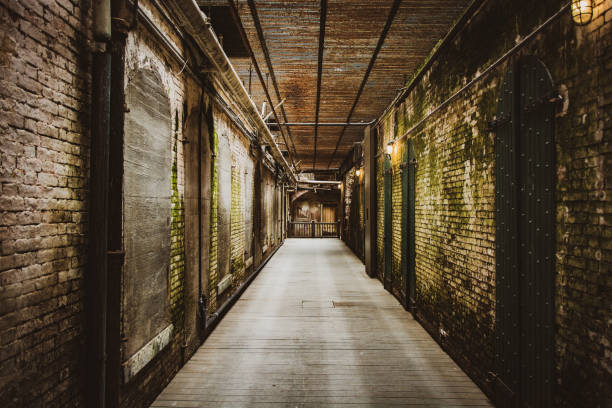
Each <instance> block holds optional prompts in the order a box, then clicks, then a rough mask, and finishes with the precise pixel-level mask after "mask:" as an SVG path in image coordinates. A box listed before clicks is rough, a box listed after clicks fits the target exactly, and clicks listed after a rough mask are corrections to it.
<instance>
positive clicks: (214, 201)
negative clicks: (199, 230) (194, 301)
mask: <svg viewBox="0 0 612 408" xmlns="http://www.w3.org/2000/svg"><path fill="white" fill-rule="evenodd" d="M207 112H208V113H207V125H208V126H209V130H208V131H209V133H210V138H211V140H210V143H211V152H212V157H211V160H210V168H211V170H210V178H211V181H210V247H209V248H208V262H209V263H208V265H209V266H208V288H207V292H208V293H207V298H208V304H207V305H206V309H207V312H209V313H214V311H215V310H217V283H218V279H217V276H218V270H219V266H218V260H219V257H218V247H219V240H218V238H219V170H218V168H217V153H218V150H219V149H218V145H219V136H218V134H217V130H216V128H215V124H214V117H213V107H212V104H210V105H209V106H208V107H207Z"/></svg>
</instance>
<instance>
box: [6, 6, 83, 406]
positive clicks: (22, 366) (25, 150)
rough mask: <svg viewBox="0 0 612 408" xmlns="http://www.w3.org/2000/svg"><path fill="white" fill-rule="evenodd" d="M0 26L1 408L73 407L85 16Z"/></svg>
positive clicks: (50, 15) (65, 11)
mask: <svg viewBox="0 0 612 408" xmlns="http://www.w3.org/2000/svg"><path fill="white" fill-rule="evenodd" d="M0 25H1V26H2V29H1V30H0V151H1V153H0V196H1V198H0V217H1V218H0V240H1V241H2V244H1V247H0V405H2V406H4V407H11V406H40V405H43V404H44V405H45V406H82V405H83V399H82V389H83V386H84V383H83V382H82V376H81V375H80V373H81V371H80V369H81V366H80V362H79V356H81V355H82V351H83V332H84V320H83V312H84V298H83V286H84V282H83V277H84V265H85V263H86V257H85V254H86V245H87V239H86V234H87V231H88V228H87V224H86V221H87V210H88V202H87V189H88V173H89V170H88V166H89V164H88V158H89V131H88V129H87V126H88V123H89V119H88V118H89V98H90V90H89V84H90V54H89V44H88V43H89V39H90V38H91V35H90V18H89V5H88V3H83V2H80V1H62V0H59V1H54V2H47V1H35V0H32V1H9V2H1V3H0ZM25 390H27V392H24V391H25Z"/></svg>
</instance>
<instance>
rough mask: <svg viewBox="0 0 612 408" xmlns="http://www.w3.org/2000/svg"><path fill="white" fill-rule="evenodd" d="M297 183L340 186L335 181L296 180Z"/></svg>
mask: <svg viewBox="0 0 612 408" xmlns="http://www.w3.org/2000/svg"><path fill="white" fill-rule="evenodd" d="M299 183H306V184H342V182H341V181H335V180H298V184H299Z"/></svg>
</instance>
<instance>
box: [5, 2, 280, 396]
mask: <svg viewBox="0 0 612 408" xmlns="http://www.w3.org/2000/svg"><path fill="white" fill-rule="evenodd" d="M139 5H140V7H141V8H142V10H143V12H144V13H145V15H147V16H148V18H149V19H150V20H151V21H152V22H153V24H154V25H155V26H156V27H157V28H158V29H159V32H152V31H151V30H150V28H148V27H147V25H146V24H145V22H144V20H143V19H139V22H138V24H137V25H136V26H135V27H134V28H133V29H132V30H130V31H129V32H128V33H127V37H126V41H125V66H124V78H123V80H124V82H125V85H126V89H127V87H128V86H129V84H130V81H131V80H132V79H133V78H135V76H136V75H137V73H138V72H141V71H143V70H148V71H152V72H155V77H156V78H159V82H160V84H159V85H160V89H162V90H163V92H164V93H165V95H166V96H167V98H168V101H169V105H170V106H169V109H170V114H171V122H172V123H171V134H169V135H168V140H169V141H171V143H169V144H168V146H167V148H168V150H169V154H171V157H172V160H171V164H169V165H168V168H167V172H168V173H167V174H169V175H171V185H168V191H169V197H168V200H169V207H170V208H171V210H170V215H171V216H170V219H169V225H168V229H169V239H170V255H169V256H170V259H169V260H168V265H169V275H168V284H169V288H168V310H167V311H166V312H167V313H168V316H170V317H169V318H170V319H171V321H172V323H173V326H174V329H173V333H172V336H171V339H170V343H169V344H168V345H167V346H166V347H164V348H162V349H161V350H155V352H154V355H153V358H152V360H151V362H150V363H149V364H147V365H146V366H145V367H143V368H142V369H141V370H140V371H139V372H138V373H137V374H136V375H135V376H134V377H133V378H131V379H130V380H129V381H128V382H127V383H125V384H124V383H123V377H122V373H120V372H116V373H114V374H112V375H113V376H116V378H120V384H119V390H118V395H117V399H118V401H119V404H120V406H124V407H140V406H143V407H144V406H148V405H149V404H150V403H151V402H152V401H153V399H154V398H155V397H156V396H157V394H158V393H159V392H160V391H161V390H162V389H163V387H164V386H165V385H166V384H167V383H168V382H169V381H170V380H171V379H172V377H173V375H174V374H175V373H176V372H177V371H178V369H179V368H180V367H181V366H182V364H183V363H184V361H185V360H186V359H187V358H189V357H190V354H189V353H191V352H193V351H194V350H195V349H196V348H197V346H198V345H199V344H200V342H201V340H202V337H201V335H202V334H203V333H202V332H201V331H200V332H198V333H196V334H195V335H194V333H193V332H190V333H189V338H187V333H186V329H185V327H186V322H185V319H186V317H187V316H191V318H192V319H193V318H198V319H199V317H197V316H198V315H199V311H197V301H196V299H195V298H194V297H193V296H192V295H190V296H191V297H187V296H186V288H185V286H186V282H190V284H192V285H195V287H197V283H198V276H197V268H195V267H194V266H193V265H197V262H194V261H190V263H189V265H191V267H189V268H188V267H187V262H186V257H187V256H190V257H193V256H194V254H193V253H189V254H187V253H186V246H187V245H186V240H185V236H186V235H185V234H186V231H185V225H186V223H189V224H191V225H193V224H194V223H195V224H197V218H195V217H196V215H197V211H196V212H195V214H194V213H189V214H187V213H186V211H185V169H186V166H188V165H190V166H195V164H194V162H187V161H186V160H187V159H186V157H185V146H186V143H192V146H196V145H197V134H198V128H197V126H194V125H193V123H191V124H190V125H189V126H187V125H186V123H184V122H185V120H186V118H187V116H188V115H191V114H192V113H193V112H198V111H199V94H200V92H201V88H200V85H199V82H201V79H196V78H194V77H193V76H192V74H190V73H189V70H188V69H185V68H186V67H185V66H184V65H183V64H182V63H180V61H178V60H177V59H176V58H175V57H174V55H173V53H172V52H170V51H169V50H168V48H167V45H166V44H165V43H164V42H161V41H160V40H159V39H158V38H157V37H156V36H157V35H158V33H161V34H162V35H163V36H165V37H166V39H167V41H168V42H169V43H171V44H173V47H175V49H176V50H177V51H178V52H179V53H181V54H183V53H184V55H185V59H189V55H188V54H189V52H190V51H189V50H188V49H187V48H186V47H185V43H184V41H183V40H182V39H181V36H180V35H179V33H177V32H176V30H175V27H174V25H173V24H171V23H170V22H168V21H167V19H166V17H164V16H163V14H162V12H161V11H160V10H159V9H158V8H157V7H156V6H155V5H153V4H152V3H150V2H148V1H146V0H141V1H140V2H139ZM90 6H91V5H90V4H89V3H86V4H82V3H81V2H79V1H63V0H57V1H52V2H38V1H35V0H28V1H20V2H16V1H10V2H2V3H1V4H0V19H1V21H2V30H0V74H1V75H0V81H1V86H0V116H1V118H2V120H0V129H1V138H0V147H1V151H2V153H1V154H0V191H1V197H2V198H1V199H0V217H1V221H0V237H1V240H2V243H1V245H0V405H2V406H3V407H4V406H6V407H13V406H15V407H17V406H19V407H21V406H28V407H29V406H49V407H53V406H58V407H60V406H61V407H68V406H85V397H86V395H85V380H86V378H87V375H88V371H87V370H86V367H85V366H84V361H83V356H84V352H85V350H86V347H87V338H86V336H85V330H84V322H85V318H84V304H85V299H86V296H87V294H86V293H85V289H84V278H85V277H86V272H85V267H86V261H87V260H86V257H85V254H86V252H87V235H88V234H89V231H91V230H92V229H91V228H89V227H88V225H87V212H88V209H89V203H88V183H89V181H88V180H89V163H88V161H89V154H90V152H89V144H90V140H89V137H90V136H89V130H88V128H89V126H90V118H89V103H90V101H89V100H90V69H91V67H90V62H89V61H90V55H91V48H90V28H89V27H90V17H89V10H90ZM178 26H180V24H179V25H178ZM209 80H210V81H211V83H210V84H208V89H211V88H215V91H214V92H213V93H214V94H215V95H210V93H211V92H209V91H206V92H205V96H204V104H205V107H204V111H205V115H204V118H203V120H202V123H203V126H204V130H203V131H202V134H203V135H205V136H203V137H205V138H206V140H203V141H202V143H203V144H204V145H205V146H206V147H205V148H204V149H203V150H204V151H205V152H206V154H205V155H204V156H205V157H203V163H202V166H206V168H207V170H206V171H204V172H203V173H202V174H204V175H208V177H210V180H208V179H207V180H203V184H204V185H203V191H204V192H206V191H207V189H208V188H209V186H210V189H211V194H210V196H211V197H210V200H209V197H208V195H207V196H206V197H203V200H202V201H203V202H204V203H205V204H204V205H205V206H206V207H207V208H206V209H205V211H204V213H205V214H206V216H207V217H208V218H210V219H206V220H204V223H203V224H204V225H203V226H204V227H205V228H206V231H205V234H203V235H205V237H204V238H205V242H208V238H209V237H208V234H209V235H210V242H211V245H210V246H206V247H205V248H203V251H204V255H203V257H204V258H205V261H206V262H203V266H204V268H205V270H204V279H203V283H204V292H205V294H206V295H207V297H208V299H209V304H208V313H209V314H212V313H214V312H215V311H216V310H217V307H218V304H219V303H217V298H216V283H217V275H216V273H217V271H218V268H219V263H218V256H217V250H218V248H220V247H223V248H228V247H231V255H232V256H231V260H232V264H233V270H234V271H236V269H241V268H240V265H239V264H238V263H239V260H240V261H242V260H243V256H244V251H245V248H247V247H248V248H249V251H250V246H251V240H250V237H246V236H245V230H247V228H248V229H249V231H253V226H252V223H253V215H252V211H253V206H252V202H253V192H254V191H255V188H256V187H255V186H254V177H253V175H254V171H253V168H254V161H255V160H254V159H253V158H252V157H251V156H250V155H249V154H248V151H249V147H250V144H251V143H252V141H251V138H252V135H248V134H247V133H248V132H252V129H250V128H249V125H248V123H249V122H248V120H246V119H245V118H244V116H243V114H242V113H241V112H240V109H239V108H238V107H237V106H236V104H235V101H233V100H232V97H231V96H230V95H228V94H227V92H226V91H225V90H224V89H223V88H222V87H221V86H220V84H219V83H218V82H216V81H215V79H214V78H212V77H211V78H209ZM194 89H195V91H194ZM189 95H191V96H189ZM195 95H197V97H195ZM219 99H221V100H222V102H219ZM126 106H127V102H126ZM127 108H128V110H129V106H127ZM228 109H229V110H232V111H233V113H232V114H231V115H228V114H227V113H226V110H228ZM234 122H240V123H241V125H240V126H238V125H236V124H235V123H234ZM194 123H197V120H196V121H195V122H194ZM217 129H220V130H222V131H223V135H220V134H218V133H217V132H216V130H217ZM244 129H246V132H245V130H244ZM209 133H210V135H211V136H212V139H213V144H215V145H217V144H218V141H219V138H220V137H227V138H229V139H226V140H225V142H226V143H227V144H229V145H230V146H231V148H232V154H234V155H235V157H236V168H235V170H234V171H233V172H232V176H233V177H232V188H231V189H228V191H230V190H231V192H232V199H231V200H229V201H228V203H230V204H228V205H227V208H220V207H219V205H220V200H219V197H218V194H219V185H218V180H219V178H218V171H217V170H218V168H219V161H218V159H215V158H214V157H211V156H212V155H211V154H210V150H215V149H214V147H215V146H213V147H212V149H211V148H209V147H207V146H208V144H209V140H208V134H209ZM255 143H256V142H255ZM195 163H197V161H196V162H195ZM111 165H112V166H123V165H124V164H123V163H112V164H111ZM209 170H210V171H209ZM190 171H191V174H197V171H196V170H194V169H191V168H190ZM211 173H212V176H211V175H210V174H211ZM247 173H248V174H247ZM268 177H269V180H272V178H271V177H270V176H269V175H268ZM169 178H170V177H169ZM271 185H272V190H274V189H275V188H276V190H278V188H280V185H279V186H278V187H275V186H274V183H273V181H272V184H271ZM276 196H278V194H276ZM195 198H197V197H195ZM266 198H269V199H273V198H274V197H266ZM190 199H194V197H190ZM276 201H278V199H277V200H276ZM246 203H251V204H248V205H247V204H246ZM266 205H268V206H272V204H266ZM208 206H210V207H208ZM230 207H231V208H230ZM194 208H196V209H197V206H196V207H194ZM270 208H272V207H270ZM274 208H276V209H279V208H280V207H279V203H278V202H277V203H276V207H274ZM220 210H223V211H226V212H227V213H228V214H229V213H230V212H231V213H232V222H233V228H232V233H233V234H232V239H228V242H220V241H219V235H218V231H217V229H216V228H217V227H218V223H217V220H218V217H219V211H220ZM279 211H280V210H279ZM279 211H276V212H274V213H273V212H271V211H269V212H268V213H269V217H268V218H269V222H268V223H269V224H270V230H271V229H272V227H273V226H276V228H279V227H280V224H278V213H279ZM112 221H113V222H121V220H120V219H118V220H112ZM247 223H248V224H249V225H247ZM93 231H95V228H93ZM128 232H129V231H123V233H124V234H127V233H128ZM197 233H203V232H202V231H196V236H197ZM271 235H274V234H271ZM276 235H278V236H280V234H279V233H278V231H277V232H276ZM191 248H197V245H196V246H195V247H194V245H193V243H191ZM209 261H210V262H209ZM209 264H210V267H209ZM256 266H258V265H254V267H256ZM242 270H243V268H242ZM117 273H119V272H117ZM124 279H125V276H124ZM244 279H246V274H244V273H240V272H239V273H238V278H237V279H236V280H235V282H234V283H235V285H234V287H233V288H230V289H228V290H227V292H226V296H229V295H230V294H231V293H232V292H233V291H234V290H235V287H236V286H238V285H239V284H241V283H242V282H243V281H244ZM196 291H197V289H196ZM140 295H142V294H141V293H138V292H137V293H131V294H130V296H132V297H135V298H136V299H138V297H139V296H140ZM117 296H119V295H118V294H117ZM122 296H126V294H125V293H123V294H122ZM124 300H125V299H123V301H124ZM188 300H189V302H188ZM123 301H122V302H123ZM122 302H121V304H123V303H122ZM124 312H125V310H123V311H122V316H121V317H122V318H121V324H122V325H125V324H126V322H125V318H126V316H125V313H124ZM187 312H188V313H187ZM190 324H191V329H190V330H191V331H193V327H196V326H194V325H193V323H190ZM123 327H125V326H123ZM122 333H123V331H121V333H115V335H116V336H117V337H120V335H121V334H122ZM186 341H189V342H191V343H190V344H184V343H185V342H186ZM183 345H185V346H187V348H183ZM186 350H187V351H186ZM110 357H111V359H110V360H109V361H111V360H113V359H114V358H118V359H119V360H120V362H124V361H126V359H129V357H131V356H130V355H126V353H125V350H123V353H122V355H121V356H117V355H111V356H110ZM110 369H113V367H111V368H110ZM117 370H119V367H117Z"/></svg>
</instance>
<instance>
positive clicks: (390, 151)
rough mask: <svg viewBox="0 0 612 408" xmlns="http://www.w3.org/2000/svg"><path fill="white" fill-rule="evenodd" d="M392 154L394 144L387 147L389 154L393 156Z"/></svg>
mask: <svg viewBox="0 0 612 408" xmlns="http://www.w3.org/2000/svg"><path fill="white" fill-rule="evenodd" d="M391 153H393V143H389V144H388V145H387V154H388V155H391Z"/></svg>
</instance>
